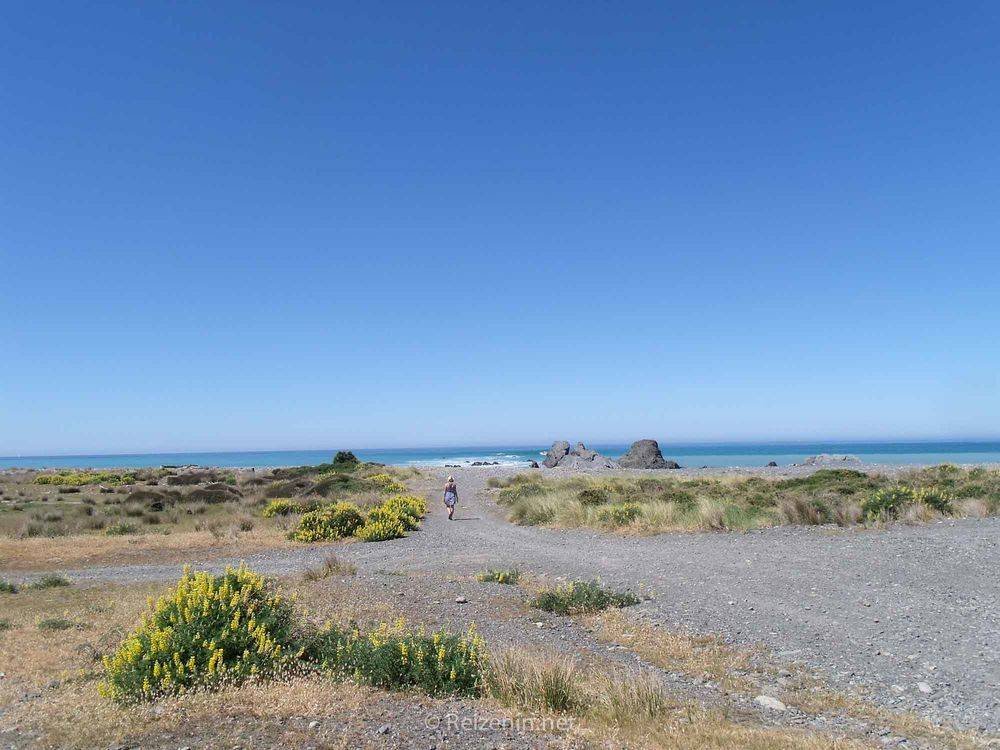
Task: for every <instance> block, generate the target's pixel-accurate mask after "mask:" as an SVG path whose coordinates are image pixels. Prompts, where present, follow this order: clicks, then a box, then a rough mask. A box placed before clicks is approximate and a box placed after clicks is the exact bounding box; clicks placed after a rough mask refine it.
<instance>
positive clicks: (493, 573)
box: [476, 568, 521, 586]
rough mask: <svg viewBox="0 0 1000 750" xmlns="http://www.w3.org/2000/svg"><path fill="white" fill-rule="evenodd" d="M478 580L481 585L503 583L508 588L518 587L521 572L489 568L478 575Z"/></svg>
mask: <svg viewBox="0 0 1000 750" xmlns="http://www.w3.org/2000/svg"><path fill="white" fill-rule="evenodd" d="M476 580H477V581H479V582H480V583H503V584H506V585H508V586H516V585H517V582H518V581H520V580H521V571H520V570H518V569H517V568H509V569H507V570H502V569H494V568H487V569H486V570H482V571H480V572H479V573H476Z"/></svg>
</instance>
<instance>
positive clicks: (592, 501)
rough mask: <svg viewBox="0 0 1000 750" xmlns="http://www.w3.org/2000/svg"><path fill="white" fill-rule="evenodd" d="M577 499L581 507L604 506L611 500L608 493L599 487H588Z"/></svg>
mask: <svg viewBox="0 0 1000 750" xmlns="http://www.w3.org/2000/svg"><path fill="white" fill-rule="evenodd" d="M576 499H577V500H579V501H580V504H581V505H604V503H606V502H608V500H609V498H608V493H607V492H605V491H604V490H602V489H600V488H599V487H586V488H585V489H582V490H580V491H579V492H578V493H577V495H576Z"/></svg>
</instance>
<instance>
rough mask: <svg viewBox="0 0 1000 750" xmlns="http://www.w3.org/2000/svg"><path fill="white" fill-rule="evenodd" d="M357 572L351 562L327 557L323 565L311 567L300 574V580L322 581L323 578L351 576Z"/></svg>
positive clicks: (335, 557) (334, 556) (333, 556)
mask: <svg viewBox="0 0 1000 750" xmlns="http://www.w3.org/2000/svg"><path fill="white" fill-rule="evenodd" d="M357 572H358V568H357V566H356V565H354V564H353V563H351V562H348V561H347V560H341V559H340V558H339V557H337V556H336V555H329V556H327V558H326V559H325V560H323V564H322V565H319V566H316V567H313V568H306V571H305V572H304V573H303V574H302V579H303V580H304V581H308V582H313V581H322V580H323V579H324V578H329V577H330V576H353V575H356V574H357Z"/></svg>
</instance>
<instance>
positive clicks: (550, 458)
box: [542, 440, 569, 469]
mask: <svg viewBox="0 0 1000 750" xmlns="http://www.w3.org/2000/svg"><path fill="white" fill-rule="evenodd" d="M568 455H569V443H567V442H566V441H565V440H557V441H556V442H554V443H553V444H552V447H551V448H549V452H548V454H547V455H546V456H545V460H544V461H542V464H543V465H544V466H547V467H548V468H550V469H552V468H555V467H556V466H558V465H559V462H560V461H562V460H563V459H564V458H565V457H566V456H568Z"/></svg>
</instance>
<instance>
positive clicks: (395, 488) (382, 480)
mask: <svg viewBox="0 0 1000 750" xmlns="http://www.w3.org/2000/svg"><path fill="white" fill-rule="evenodd" d="M368 482H369V483H370V484H372V485H374V486H375V489H377V490H378V491H379V492H405V491H406V485H404V484H402V483H400V482H399V481H397V480H396V478H395V477H394V476H392V475H391V474H386V473H384V472H383V473H381V474H372V475H371V476H370V477H368Z"/></svg>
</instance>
